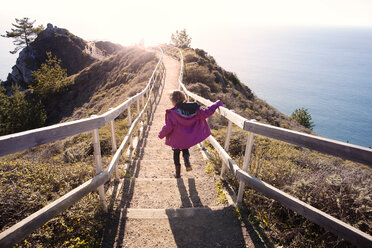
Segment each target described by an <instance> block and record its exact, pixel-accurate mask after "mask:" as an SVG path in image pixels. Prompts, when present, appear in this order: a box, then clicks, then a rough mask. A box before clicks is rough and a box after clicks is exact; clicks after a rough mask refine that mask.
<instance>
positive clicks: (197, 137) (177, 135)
mask: <svg viewBox="0 0 372 248" xmlns="http://www.w3.org/2000/svg"><path fill="white" fill-rule="evenodd" d="M170 100H171V101H172V104H173V106H174V107H173V108H171V109H167V110H166V113H165V126H164V127H163V128H162V130H161V131H160V133H159V135H158V137H159V138H160V139H162V138H164V137H166V140H165V144H166V145H168V146H170V147H172V149H173V160H174V165H175V167H176V172H175V175H174V176H175V177H176V178H180V177H181V163H180V152H181V151H182V155H183V159H184V162H185V167H186V171H191V170H192V168H191V164H190V153H189V148H190V147H192V146H194V145H196V144H198V143H200V142H202V141H203V140H205V139H206V138H207V137H208V136H209V135H210V134H211V131H210V129H209V126H208V123H207V121H206V119H207V118H208V117H210V116H211V115H212V114H213V113H214V111H215V110H216V109H217V108H218V107H220V106H222V102H221V101H217V102H215V103H214V104H213V105H211V106H209V107H208V108H206V109H201V108H200V105H199V104H197V103H194V102H185V100H186V97H185V95H184V94H183V92H181V91H178V90H176V91H173V93H171V95H170Z"/></svg>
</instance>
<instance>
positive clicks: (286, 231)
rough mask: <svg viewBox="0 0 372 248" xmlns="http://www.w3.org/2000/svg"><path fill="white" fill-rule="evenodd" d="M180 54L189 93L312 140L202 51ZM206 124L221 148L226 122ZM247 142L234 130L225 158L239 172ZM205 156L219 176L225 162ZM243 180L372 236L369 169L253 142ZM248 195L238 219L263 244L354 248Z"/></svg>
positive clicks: (231, 182)
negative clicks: (260, 235)
mask: <svg viewBox="0 0 372 248" xmlns="http://www.w3.org/2000/svg"><path fill="white" fill-rule="evenodd" d="M164 49H165V50H166V51H167V53H168V54H170V55H172V56H174V57H178V56H179V55H178V53H177V52H175V51H174V49H171V47H168V46H164ZM182 52H183V56H184V62H185V69H184V78H183V81H184V83H185V84H186V87H187V88H188V89H189V90H190V91H193V92H195V93H197V94H199V95H201V96H203V97H205V98H208V99H210V100H212V101H216V100H218V99H221V100H222V101H223V102H224V104H225V106H226V107H228V108H230V109H233V110H235V112H236V113H239V114H240V115H242V116H244V117H246V118H247V119H256V120H257V121H259V122H262V123H268V124H271V125H274V126H278V127H282V128H288V129H292V130H296V131H301V132H305V133H311V134H314V133H312V131H311V130H309V129H306V128H304V127H302V126H300V125H299V124H298V123H297V122H296V121H294V120H293V119H291V118H290V117H288V116H286V115H284V114H283V113H281V112H279V111H278V110H276V109H275V108H273V107H272V106H270V105H269V104H268V103H266V102H265V101H263V100H261V99H260V98H259V97H258V96H256V95H254V93H253V92H252V91H251V90H250V89H249V87H247V86H246V85H244V84H243V83H242V82H240V80H239V79H238V77H237V76H236V75H235V74H234V73H232V72H228V71H226V70H224V69H223V68H221V67H220V66H218V64H217V63H216V61H215V60H214V58H213V57H212V56H210V55H208V54H207V53H206V52H205V51H203V50H201V49H192V48H186V49H183V50H182ZM209 124H210V126H211V128H212V129H213V130H212V135H213V136H214V137H215V138H216V139H217V140H218V142H219V143H220V144H224V142H225V135H226V126H227V121H226V119H224V118H221V117H217V116H213V117H212V118H211V119H210V120H209ZM246 140H247V132H245V131H242V130H241V129H239V128H237V127H233V129H232V136H231V141H230V148H229V154H230V156H231V157H232V158H233V159H234V161H235V162H237V164H238V165H239V166H242V163H243V156H244V149H245V143H246ZM208 149H209V151H210V153H211V154H212V157H213V158H212V160H211V164H213V168H212V169H210V170H211V171H213V172H214V173H215V174H216V175H219V174H220V172H221V163H222V162H221V160H220V159H219V156H218V155H217V153H216V152H215V151H214V150H213V149H212V147H211V146H210V145H208ZM248 172H249V173H250V174H251V175H253V176H255V177H257V178H259V179H260V180H262V181H264V182H266V183H269V184H271V185H273V186H275V187H277V188H279V189H281V190H283V191H284V192H287V193H289V194H290V195H292V196H294V197H296V198H298V199H300V200H302V201H304V202H306V203H308V204H310V205H312V206H314V207H316V208H318V209H320V210H322V211H324V212H326V213H328V214H330V215H332V216H334V217H336V218H338V219H340V220H342V221H344V222H346V223H349V224H351V225H353V226H354V227H356V228H358V229H360V230H361V231H363V232H366V233H369V234H371V233H372V225H371V223H370V209H371V207H372V200H371V197H372V192H371V191H370V186H369V185H371V184H372V170H371V169H370V168H369V167H368V166H365V165H362V164H358V163H354V162H350V161H347V160H343V159H340V158H338V157H333V156H329V155H324V154H321V153H318V152H314V151H312V150H309V149H306V148H302V147H298V146H294V145H291V144H288V143H285V142H281V141H278V140H274V139H270V138H266V137H263V136H259V135H255V138H254V145H253V151H252V155H251V162H250V168H249V171H248ZM225 182H226V185H229V187H231V188H232V189H233V190H234V191H235V193H237V189H238V182H237V180H236V179H235V178H234V177H232V176H231V175H230V176H227V177H226V180H225ZM246 190H247V191H246V192H245V197H244V203H245V206H244V207H243V208H242V209H240V211H241V218H242V219H244V221H246V223H247V224H248V225H249V224H254V225H257V226H258V227H259V229H260V230H261V232H262V233H264V234H263V235H264V236H263V237H264V238H265V237H266V236H267V237H268V238H269V239H270V240H272V242H273V243H274V244H277V245H283V246H285V247H353V246H351V245H350V244H349V243H348V242H346V241H345V240H343V239H341V238H339V237H337V236H336V235H334V234H332V233H330V232H327V231H325V230H324V229H323V228H321V227H319V226H318V225H316V224H314V223H311V222H310V221H308V220H306V219H305V218H303V217H301V216H299V215H298V214H296V213H295V212H293V211H291V210H289V209H287V208H285V207H283V206H282V205H280V204H279V203H277V202H275V201H273V200H271V199H269V198H267V197H265V196H264V195H263V194H261V193H259V192H256V191H255V190H252V189H250V188H249V187H246Z"/></svg>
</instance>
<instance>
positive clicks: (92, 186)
mask: <svg viewBox="0 0 372 248" xmlns="http://www.w3.org/2000/svg"><path fill="white" fill-rule="evenodd" d="M160 51H161V56H160V58H159V62H158V63H157V65H156V67H155V69H154V71H153V73H152V76H151V78H150V79H149V82H148V84H147V86H146V87H145V89H144V90H143V91H141V92H140V93H138V94H137V95H135V96H133V97H131V98H130V99H128V100H126V101H125V102H124V103H122V104H120V105H119V106H118V107H116V108H114V109H111V110H109V111H108V112H106V113H105V114H103V115H101V116H97V117H92V118H88V119H84V120H79V121H74V122H67V123H62V124H57V125H53V126H50V127H46V128H41V129H42V130H41V129H40V128H39V129H37V131H35V130H31V131H30V132H29V133H31V134H33V136H28V135H29V133H28V131H26V132H22V133H18V134H16V135H18V136H19V140H23V141H25V140H26V141H27V139H26V137H28V138H29V137H37V138H40V137H44V135H45V134H46V132H47V131H46V130H52V133H51V135H53V137H52V138H51V140H53V141H54V140H57V139H60V138H59V137H61V136H63V135H58V133H56V132H57V131H58V130H63V131H66V130H69V129H67V128H66V127H70V128H71V129H72V131H70V132H69V133H74V134H78V133H81V132H85V131H89V130H92V129H97V128H99V127H101V126H104V125H105V124H106V123H109V122H111V121H112V120H114V119H115V118H116V117H117V116H118V115H119V114H120V113H121V112H123V111H125V110H126V109H127V108H129V107H130V104H131V103H133V102H135V101H136V100H139V98H140V97H141V98H142V97H143V96H144V94H145V93H146V92H148V94H147V100H146V104H144V106H143V108H142V111H141V112H140V113H138V115H137V118H136V119H135V120H134V121H133V123H132V124H131V126H130V128H129V131H128V133H127V134H126V136H125V137H124V139H123V141H122V143H121V145H120V146H119V148H118V149H117V150H116V152H115V154H114V156H113V157H112V159H111V162H110V164H109V166H108V167H107V168H106V169H105V170H104V171H102V172H101V173H99V174H98V175H96V176H95V177H94V178H92V179H90V180H88V181H87V182H85V183H83V184H81V185H80V186H78V187H76V188H75V189H73V190H71V191H70V192H68V193H67V194H65V195H63V196H62V197H60V198H58V199H57V200H55V201H53V202H51V203H49V204H48V205H47V206H45V207H43V208H42V209H40V210H38V211H37V212H35V213H33V214H32V215H30V216H29V217H27V218H25V219H23V220H21V221H20V222H18V223H17V224H15V225H13V226H11V227H10V228H8V229H7V230H5V231H3V232H2V233H0V247H12V246H13V245H14V244H16V243H17V242H18V241H20V240H22V239H23V238H25V237H26V235H28V234H29V233H31V232H32V231H34V230H36V229H37V228H39V227H40V226H42V225H44V224H45V223H46V222H48V221H49V220H50V219H52V218H54V217H55V216H56V215H57V214H59V213H60V212H62V211H64V210H65V209H67V208H68V207H70V206H72V205H73V204H74V203H76V202H77V201H79V200H80V199H81V198H83V197H84V196H86V195H87V194H89V193H90V192H92V191H94V190H96V189H97V188H98V187H101V186H102V185H103V184H105V183H106V182H107V181H109V180H110V178H111V175H112V173H113V172H114V171H115V169H116V167H117V164H118V162H119V159H120V156H121V155H122V153H123V151H124V149H125V147H126V146H127V145H128V143H129V140H130V138H131V135H132V134H133V131H134V129H135V127H136V125H137V124H138V123H139V121H140V120H141V118H142V116H143V115H144V113H145V111H146V110H147V108H148V106H149V104H152V100H151V92H152V91H153V89H154V87H155V84H156V81H155V77H154V75H155V72H156V71H157V70H159V69H161V70H162V74H161V77H158V79H159V82H158V83H159V84H161V83H162V81H163V79H164V77H165V67H164V64H163V63H162V59H163V51H162V49H161V48H160ZM134 99H135V100H134ZM142 100H143V98H142ZM154 100H155V98H154ZM120 111H121V112H120ZM118 113H119V114H118ZM87 120H89V121H91V120H95V121H96V120H99V121H100V122H98V124H97V123H90V122H89V123H90V126H89V128H90V129H87V127H86V126H83V127H81V126H79V125H77V124H76V123H80V122H83V123H84V124H85V122H86V121H87ZM63 124H64V126H63V127H60V125H63ZM82 129H83V130H84V131H81V130H82ZM79 130H80V132H78V131H79ZM32 131H34V132H32ZM71 135H73V134H71ZM7 136H9V135H7ZM68 136H70V135H67V136H63V137H68ZM3 137H4V136H3ZM0 138H1V137H0ZM6 140H7V141H8V142H10V141H12V140H11V139H10V138H9V137H7V138H6V139H3V140H2V141H3V142H5V141H6ZM13 142H14V140H13ZM48 142H51V141H48ZM34 143H35V142H34ZM36 143H37V142H36ZM44 143H47V142H44ZM0 144H6V143H0ZM38 144H39V143H38ZM30 147H32V146H30ZM13 149H15V148H13ZM10 153H11V152H10ZM8 154H9V153H8Z"/></svg>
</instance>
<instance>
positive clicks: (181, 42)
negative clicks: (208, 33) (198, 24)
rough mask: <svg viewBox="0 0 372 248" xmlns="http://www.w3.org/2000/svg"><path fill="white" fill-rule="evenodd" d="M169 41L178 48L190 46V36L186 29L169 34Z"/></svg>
mask: <svg viewBox="0 0 372 248" xmlns="http://www.w3.org/2000/svg"><path fill="white" fill-rule="evenodd" d="M171 43H172V44H173V45H175V46H176V47H179V48H186V47H190V44H191V37H189V35H188V34H187V33H186V29H183V30H181V31H178V30H177V31H176V33H175V34H172V36H171Z"/></svg>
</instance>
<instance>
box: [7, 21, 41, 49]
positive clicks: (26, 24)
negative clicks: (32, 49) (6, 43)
mask: <svg viewBox="0 0 372 248" xmlns="http://www.w3.org/2000/svg"><path fill="white" fill-rule="evenodd" d="M15 20H16V24H14V23H12V25H13V26H14V27H15V28H12V31H6V34H5V35H1V36H2V37H5V38H12V39H14V41H13V44H14V45H15V46H16V48H15V49H14V50H13V51H10V53H11V54H15V53H17V52H18V51H19V50H20V49H22V48H24V47H28V46H29V45H30V43H31V42H33V41H34V40H35V38H36V36H37V35H38V34H39V33H40V32H41V31H42V30H43V29H44V27H43V25H40V26H38V27H34V23H35V20H34V21H29V18H28V17H24V18H23V19H17V18H15Z"/></svg>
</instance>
